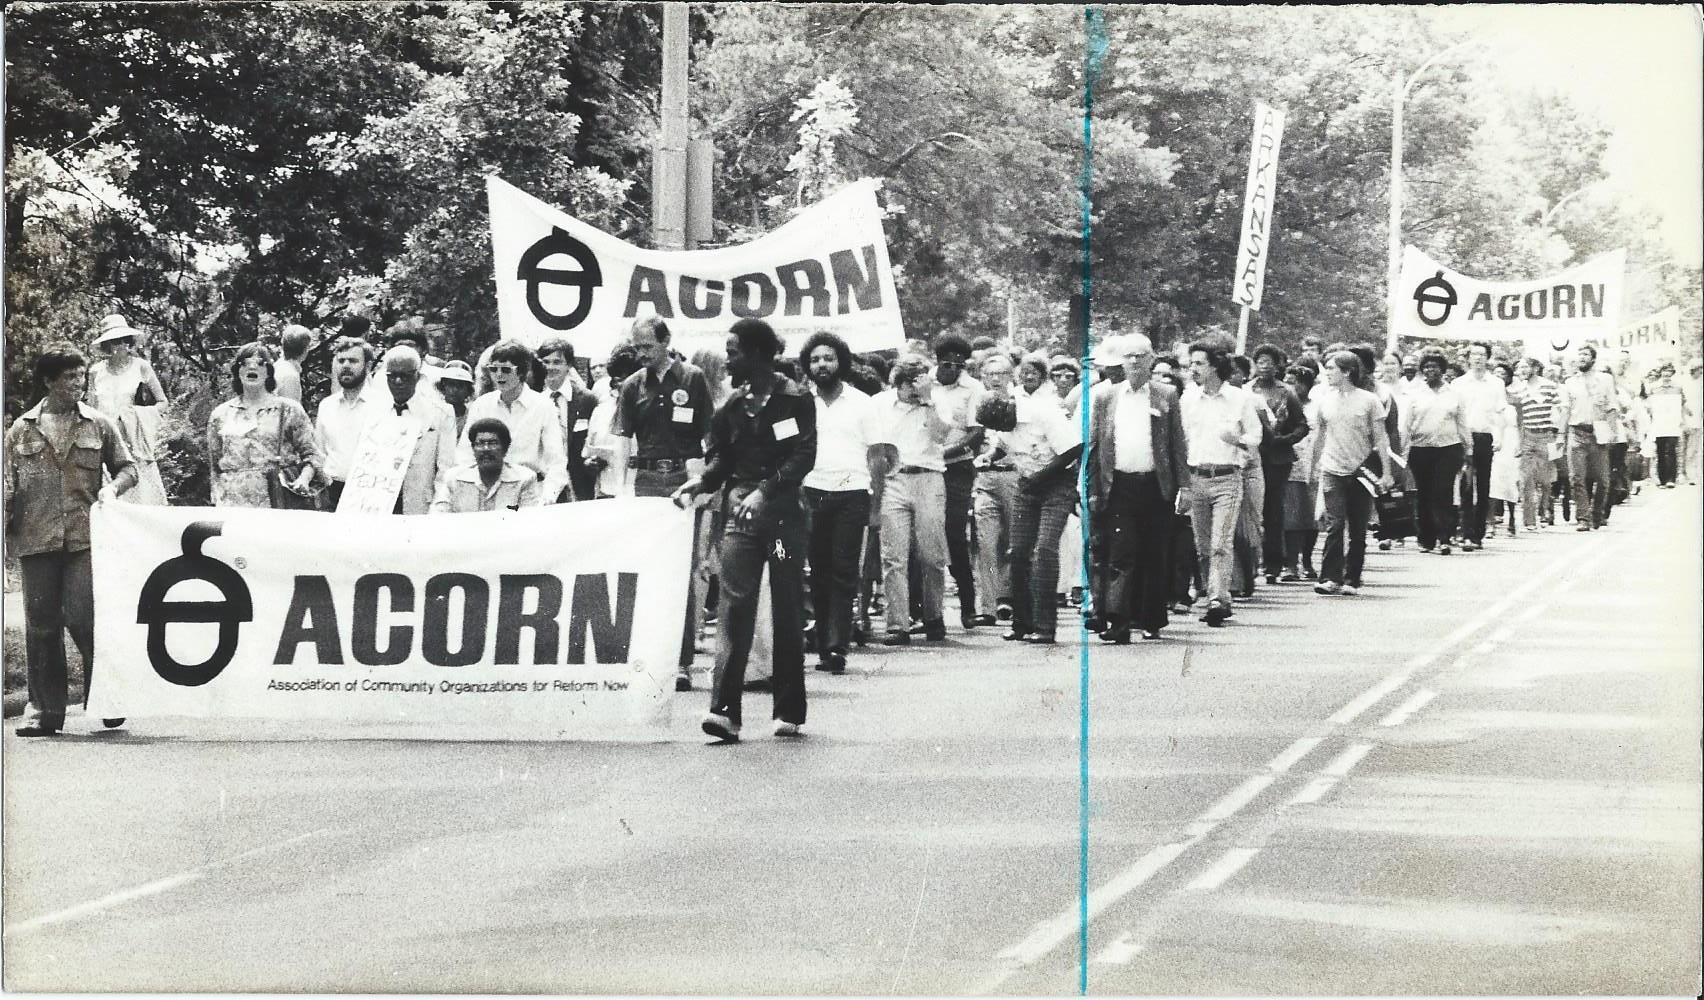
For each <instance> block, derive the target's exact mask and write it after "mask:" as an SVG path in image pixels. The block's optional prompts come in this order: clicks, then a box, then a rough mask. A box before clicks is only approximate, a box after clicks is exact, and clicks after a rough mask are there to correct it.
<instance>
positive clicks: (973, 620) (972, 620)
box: [964, 615, 999, 628]
mask: <svg viewBox="0 0 1704 1000" xmlns="http://www.w3.org/2000/svg"><path fill="white" fill-rule="evenodd" d="M997 624H999V622H998V621H996V620H995V618H994V616H993V615H971V616H970V617H969V618H966V619H965V620H964V627H965V628H976V627H978V626H984V625H997Z"/></svg>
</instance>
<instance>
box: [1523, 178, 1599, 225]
mask: <svg viewBox="0 0 1704 1000" xmlns="http://www.w3.org/2000/svg"><path fill="white" fill-rule="evenodd" d="M1607 179H1608V178H1605V177H1600V178H1598V179H1597V180H1595V181H1592V182H1591V183H1590V184H1587V185H1586V186H1585V187H1583V188H1581V189H1579V190H1578V191H1572V192H1569V193H1568V194H1565V195H1563V196H1562V199H1561V200H1560V201H1558V202H1557V203H1556V204H1554V205H1552V206H1550V209H1549V210H1548V211H1546V212H1545V213H1544V215H1543V217H1541V218H1540V219H1539V220H1538V228H1540V229H1544V228H1546V227H1548V226H1549V225H1550V220H1551V218H1552V217H1554V216H1555V215H1556V211H1557V209H1560V208H1561V207H1562V206H1563V205H1566V204H1568V203H1569V202H1571V201H1573V200H1574V199H1575V198H1578V197H1579V196H1580V195H1583V194H1585V193H1586V192H1587V191H1590V190H1591V189H1592V188H1595V187H1597V186H1598V185H1599V184H1602V183H1603V182H1604V181H1605V180H1607Z"/></svg>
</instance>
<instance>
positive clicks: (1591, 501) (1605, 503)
mask: <svg viewBox="0 0 1704 1000" xmlns="http://www.w3.org/2000/svg"><path fill="white" fill-rule="evenodd" d="M1609 447H1610V446H1609V445H1606V444H1598V443H1597V436H1596V435H1595V434H1593V433H1592V429H1591V428H1590V427H1571V428H1569V432H1568V474H1569V476H1570V477H1571V478H1572V480H1573V488H1574V523H1575V524H1577V525H1578V524H1583V525H1585V526H1586V527H1588V528H1598V527H1602V526H1603V523H1604V520H1605V518H1606V517H1608V515H1609Z"/></svg>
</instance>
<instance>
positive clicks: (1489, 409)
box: [1450, 369, 1508, 434]
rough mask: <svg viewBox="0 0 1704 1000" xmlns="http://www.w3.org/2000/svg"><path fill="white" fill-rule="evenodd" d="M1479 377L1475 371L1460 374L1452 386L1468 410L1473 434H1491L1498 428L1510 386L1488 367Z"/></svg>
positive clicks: (1469, 427)
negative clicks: (1499, 417)
mask: <svg viewBox="0 0 1704 1000" xmlns="http://www.w3.org/2000/svg"><path fill="white" fill-rule="evenodd" d="M1482 375H1483V377H1477V376H1475V375H1474V373H1473V372H1468V373H1467V374H1466V375H1462V376H1459V377H1458V378H1457V379H1456V380H1455V381H1454V382H1451V383H1450V388H1451V389H1453V390H1455V393H1456V395H1458V396H1460V397H1461V402H1462V405H1463V406H1464V407H1465V408H1466V410H1467V430H1468V432H1469V433H1471V434H1490V433H1493V432H1494V431H1495V429H1496V424H1497V423H1498V415H1499V414H1500V413H1501V412H1502V410H1503V404H1504V403H1505V402H1506V401H1507V400H1506V399H1505V396H1506V394H1507V392H1508V387H1507V386H1505V385H1503V380H1502V379H1501V378H1498V377H1497V373H1496V372H1494V371H1490V370H1489V369H1487V370H1486V371H1485V372H1483V373H1482Z"/></svg>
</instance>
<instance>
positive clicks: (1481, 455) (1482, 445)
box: [1461, 434, 1491, 545]
mask: <svg viewBox="0 0 1704 1000" xmlns="http://www.w3.org/2000/svg"><path fill="white" fill-rule="evenodd" d="M1490 513H1491V435H1489V434H1475V435H1473V475H1471V476H1469V477H1468V480H1467V483H1466V485H1464V486H1463V487H1462V491H1461V521H1462V524H1461V536H1462V539H1463V540H1464V541H1469V542H1472V543H1474V544H1475V545H1477V544H1479V543H1481V542H1483V541H1485V519H1486V518H1487V517H1488V516H1489V515H1490Z"/></svg>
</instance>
